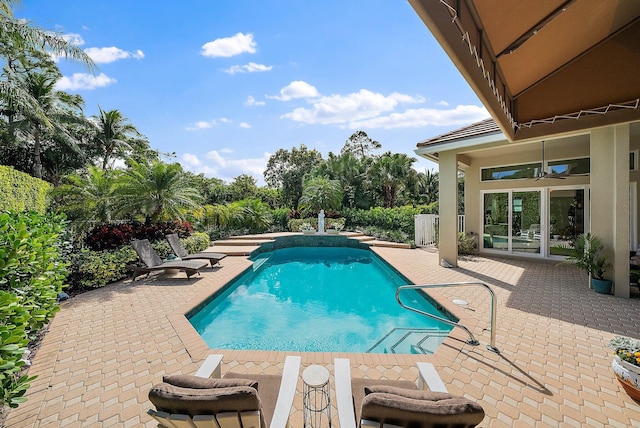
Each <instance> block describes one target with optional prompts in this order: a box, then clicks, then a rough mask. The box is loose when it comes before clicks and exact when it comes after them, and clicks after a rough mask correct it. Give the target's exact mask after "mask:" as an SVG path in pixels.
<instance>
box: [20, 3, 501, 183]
mask: <svg viewBox="0 0 640 428" xmlns="http://www.w3.org/2000/svg"><path fill="white" fill-rule="evenodd" d="M15 15H16V16H17V17H19V18H25V19H27V20H29V21H31V22H32V23H33V24H34V25H36V26H38V27H40V28H43V29H47V30H55V31H57V32H59V33H62V34H64V35H65V36H66V37H68V38H69V40H72V41H74V43H77V44H79V45H80V46H81V47H82V48H83V49H85V51H86V52H87V53H88V54H89V55H90V56H91V57H92V58H93V59H94V61H95V62H96V63H97V65H98V68H99V70H98V71H97V72H96V73H95V74H94V75H91V74H88V73H87V71H86V70H85V69H83V68H82V67H81V66H79V65H77V64H72V63H66V62H64V61H61V62H60V63H59V67H60V69H61V71H62V72H63V74H64V77H63V79H61V81H60V82H59V88H60V89H63V90H65V91H67V92H70V93H78V94H80V95H82V97H83V98H84V100H85V102H86V105H85V114H86V115H88V116H91V115H95V114H96V113H97V111H98V106H100V107H102V109H103V110H111V109H118V110H120V111H121V112H122V113H123V114H124V116H125V117H127V118H129V119H130V120H131V122H132V123H133V124H134V125H135V126H136V127H137V128H138V130H140V132H141V133H143V134H144V135H146V136H147V137H148V138H149V141H150V143H151V146H152V147H153V148H154V149H158V150H160V151H161V152H166V153H171V152H175V153H176V156H175V158H171V159H166V160H169V161H178V162H180V163H181V164H182V165H183V167H184V168H185V169H186V170H189V171H193V172H196V173H204V174H205V175H206V176H208V177H217V178H221V179H223V180H225V181H227V182H230V181H231V180H232V179H233V178H234V177H236V176H238V175H240V174H251V175H252V176H254V177H255V178H256V179H258V184H260V185H262V184H264V181H263V177H262V173H263V171H264V168H265V167H266V164H267V161H268V159H269V156H270V155H271V154H273V153H275V152H276V150H278V149H280V148H284V149H291V148H292V147H297V146H299V145H300V144H305V145H306V146H307V147H310V148H315V149H317V150H318V151H320V152H321V153H322V154H323V156H324V157H325V158H326V155H327V153H328V152H330V151H333V152H334V153H338V152H339V151H340V149H341V148H342V146H343V145H344V142H345V140H346V139H347V138H348V137H349V136H350V135H351V134H352V133H353V132H355V131H357V130H363V131H365V132H366V133H367V134H368V135H369V136H370V137H371V138H373V139H375V140H377V141H379V142H380V143H381V144H382V151H387V150H390V151H392V152H400V153H407V154H408V155H410V156H413V157H416V158H417V156H416V155H415V153H414V152H413V150H414V149H415V147H416V143H418V142H419V141H421V140H424V139H427V138H431V137H434V136H436V135H439V134H442V133H444V132H448V131H450V130H452V129H456V128H458V127H461V126H464V125H467V124H470V123H473V122H476V121H478V120H481V119H484V118H486V117H488V116H489V115H488V113H487V112H486V110H485V109H484V107H482V104H481V103H480V102H479V100H478V98H477V97H476V96H475V94H474V93H473V91H472V90H471V89H470V88H469V86H468V85H467V83H466V82H465V81H464V79H463V78H462V77H461V76H460V74H459V72H458V71H457V70H456V68H455V67H454V66H453V64H452V63H451V61H450V60H449V58H448V57H447V56H446V54H445V53H444V51H443V50H442V49H441V48H440V46H439V45H438V44H437V42H436V41H435V40H434V38H433V36H432V35H431V33H430V32H429V31H428V29H427V28H426V26H425V25H424V24H423V23H422V21H421V20H420V19H419V17H418V15H417V14H416V13H415V12H414V10H413V9H412V8H411V6H410V5H409V3H408V2H406V1H391V0H348V1H345V0H323V1H314V2H312V1H300V0H274V1H257V0H214V1H212V0H209V1H205V0H185V1H183V2H163V1H154V2H150V1H144V0H141V1H131V0H129V1H123V0H109V1H101V0H64V1H60V0H59V1H52V0H23V2H22V3H21V4H19V5H18V6H17V8H16V9H15ZM414 166H415V168H416V169H418V170H419V171H424V170H425V169H437V166H436V165H435V164H433V163H431V162H429V161H427V160H424V159H421V158H419V162H417V163H416V164H415V165H414Z"/></svg>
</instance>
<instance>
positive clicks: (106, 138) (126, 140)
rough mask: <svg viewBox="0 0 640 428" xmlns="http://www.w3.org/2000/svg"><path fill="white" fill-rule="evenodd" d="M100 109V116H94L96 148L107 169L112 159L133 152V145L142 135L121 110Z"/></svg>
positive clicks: (104, 167) (103, 165)
mask: <svg viewBox="0 0 640 428" xmlns="http://www.w3.org/2000/svg"><path fill="white" fill-rule="evenodd" d="M98 108H99V110H100V114H99V115H98V116H97V117H96V116H94V120H95V121H96V128H97V130H96V136H95V145H96V147H95V148H96V150H97V152H98V153H99V155H100V156H101V157H102V169H107V166H109V161H111V160H112V158H114V157H117V156H118V155H122V154H123V153H125V152H126V151H131V150H133V147H132V144H131V143H132V141H133V140H134V139H135V138H136V137H139V136H140V133H139V132H138V130H137V129H136V127H135V126H133V125H132V124H131V122H129V119H127V118H126V117H124V116H123V114H122V113H121V112H120V111H119V110H110V111H104V110H102V108H100V107H98Z"/></svg>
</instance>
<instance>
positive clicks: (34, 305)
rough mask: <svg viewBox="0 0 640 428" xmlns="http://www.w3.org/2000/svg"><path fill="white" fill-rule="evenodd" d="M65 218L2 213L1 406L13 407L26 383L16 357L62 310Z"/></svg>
mask: <svg viewBox="0 0 640 428" xmlns="http://www.w3.org/2000/svg"><path fill="white" fill-rule="evenodd" d="M65 226H66V222H65V219H64V217H63V216H44V215H42V214H38V213H36V212H30V213H11V212H6V213H2V214H0V320H2V321H0V405H8V406H10V407H17V406H18V405H19V404H20V403H22V402H24V401H25V398H24V397H23V395H24V393H25V392H26V390H27V388H28V387H29V382H30V381H31V380H33V379H35V378H28V377H27V376H20V371H21V370H22V366H23V365H24V362H22V361H20V359H21V357H22V354H23V353H24V351H25V350H26V347H27V345H28V344H29V341H30V340H31V339H33V338H35V337H36V334H37V333H38V331H40V329H42V327H43V326H44V325H45V324H46V323H48V322H49V320H50V319H51V318H52V317H53V315H54V314H55V313H56V312H57V311H58V310H59V309H60V308H59V307H58V304H57V301H56V298H57V296H58V294H59V293H60V292H61V291H62V287H63V285H64V280H65V278H66V277H67V268H66V264H65V262H64V261H63V260H62V256H61V246H62V243H61V242H60V238H59V237H60V235H61V234H62V232H63V231H64V229H65Z"/></svg>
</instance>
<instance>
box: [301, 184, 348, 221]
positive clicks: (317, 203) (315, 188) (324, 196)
mask: <svg viewBox="0 0 640 428" xmlns="http://www.w3.org/2000/svg"><path fill="white" fill-rule="evenodd" d="M298 203H299V205H300V207H301V208H303V209H305V210H308V211H315V212H317V211H320V210H322V209H333V210H337V209H340V206H341V205H342V186H341V185H340V182H339V181H338V180H329V179H326V178H324V177H312V178H310V179H309V180H307V182H306V183H305V185H304V188H303V190H302V196H301V197H300V200H299V201H298Z"/></svg>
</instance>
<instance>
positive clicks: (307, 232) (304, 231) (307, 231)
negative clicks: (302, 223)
mask: <svg viewBox="0 0 640 428" xmlns="http://www.w3.org/2000/svg"><path fill="white" fill-rule="evenodd" d="M302 233H303V234H304V235H315V234H316V231H315V230H314V229H312V230H303V231H302Z"/></svg>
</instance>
